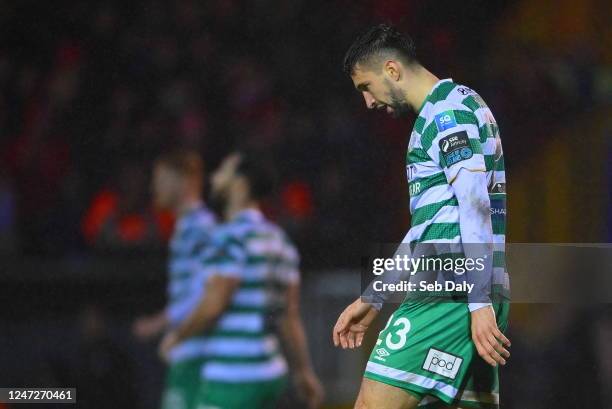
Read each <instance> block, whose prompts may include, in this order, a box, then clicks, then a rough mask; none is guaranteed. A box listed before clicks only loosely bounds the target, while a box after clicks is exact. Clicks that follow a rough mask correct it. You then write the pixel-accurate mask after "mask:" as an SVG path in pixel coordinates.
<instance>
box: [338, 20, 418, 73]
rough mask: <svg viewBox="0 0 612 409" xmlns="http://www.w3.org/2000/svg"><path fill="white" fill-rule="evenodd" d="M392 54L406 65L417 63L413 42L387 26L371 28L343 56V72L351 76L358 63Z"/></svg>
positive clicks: (381, 25)
mask: <svg viewBox="0 0 612 409" xmlns="http://www.w3.org/2000/svg"><path fill="white" fill-rule="evenodd" d="M383 53H393V54H395V56H396V57H398V58H400V59H402V60H403V61H404V62H406V63H407V64H415V63H417V59H416V52H415V46H414V41H412V38H410V37H409V36H407V35H405V34H402V33H401V32H399V31H398V30H397V29H396V28H395V27H393V26H391V25H389V24H379V25H377V26H374V27H371V28H370V29H368V31H366V32H365V33H363V34H362V35H360V36H359V37H357V39H356V40H355V41H354V42H353V44H351V46H350V47H349V49H348V51H347V52H346V54H345V56H344V63H343V70H344V72H345V73H346V74H348V75H351V74H352V73H353V70H354V69H355V66H356V65H357V64H358V63H364V62H365V61H367V60H369V59H370V58H372V57H375V56H382V55H383Z"/></svg>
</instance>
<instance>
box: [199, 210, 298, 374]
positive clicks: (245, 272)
mask: <svg viewBox="0 0 612 409" xmlns="http://www.w3.org/2000/svg"><path fill="white" fill-rule="evenodd" d="M215 247H216V249H215V254H214V256H213V258H214V260H213V261H211V264H212V265H213V266H214V272H215V273H216V274H223V275H227V276H234V277H238V278H239V279H240V284H239V287H238V289H237V290H236V293H235V294H234V297H233V299H232V301H231V303H230V305H229V306H228V308H227V309H226V311H225V312H224V313H223V315H222V316H221V317H220V318H219V320H218V321H217V324H216V326H215V327H214V328H213V329H212V331H211V332H210V333H207V335H206V347H205V349H204V351H205V352H206V357H207V358H206V362H205V364H204V366H203V368H202V376H203V377H204V379H206V380H210V381H219V382H257V381H265V380H271V379H276V378H279V377H280V376H283V375H284V374H285V373H286V372H287V364H286V362H285V359H284V357H283V356H282V354H281V351H280V345H279V340H278V337H277V335H276V332H277V331H276V325H277V320H278V317H279V315H280V314H282V313H283V310H284V307H285V294H286V291H285V290H286V287H287V285H288V284H292V283H296V282H297V281H298V280H299V270H298V264H299V256H298V253H297V251H296V249H295V247H294V246H293V245H292V244H291V242H290V241H289V240H288V238H287V236H286V235H285V233H284V232H283V231H282V230H281V229H280V228H279V227H278V226H276V225H274V224H272V223H270V222H269V221H267V220H266V219H265V218H264V217H263V215H262V214H261V213H260V212H259V211H257V210H254V209H249V210H245V211H242V212H241V213H239V214H238V215H237V216H236V217H235V218H234V219H233V220H232V221H230V222H228V223H227V224H225V225H222V226H220V227H219V229H218V230H217V232H216V234H215Z"/></svg>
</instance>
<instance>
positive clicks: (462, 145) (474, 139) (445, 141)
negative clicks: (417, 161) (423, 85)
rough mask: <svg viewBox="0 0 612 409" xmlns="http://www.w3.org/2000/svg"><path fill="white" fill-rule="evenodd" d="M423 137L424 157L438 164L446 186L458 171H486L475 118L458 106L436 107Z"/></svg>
mask: <svg viewBox="0 0 612 409" xmlns="http://www.w3.org/2000/svg"><path fill="white" fill-rule="evenodd" d="M430 115H431V117H432V120H431V121H430V125H428V126H427V127H426V129H425V131H424V134H423V144H424V148H426V151H427V154H428V155H429V157H430V158H431V159H432V160H433V161H434V163H436V164H438V165H439V166H440V167H441V168H442V170H443V171H444V174H445V175H446V179H447V181H448V183H452V182H453V181H454V180H455V178H456V177H457V174H458V173H459V170H460V169H467V170H470V171H483V172H484V171H486V167H485V160H484V155H483V151H482V146H481V144H480V134H479V130H478V119H477V118H476V115H474V113H473V112H472V111H470V110H469V109H467V108H466V107H464V106H462V105H460V104H451V103H446V104H436V106H435V107H434V109H433V110H432V113H431V114H430Z"/></svg>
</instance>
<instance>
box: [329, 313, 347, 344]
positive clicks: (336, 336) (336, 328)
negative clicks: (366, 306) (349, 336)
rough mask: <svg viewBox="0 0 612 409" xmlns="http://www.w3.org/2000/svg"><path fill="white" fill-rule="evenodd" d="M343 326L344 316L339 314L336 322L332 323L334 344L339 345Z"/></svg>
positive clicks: (344, 325)
mask: <svg viewBox="0 0 612 409" xmlns="http://www.w3.org/2000/svg"><path fill="white" fill-rule="evenodd" d="M345 327H346V324H345V322H344V316H343V315H340V317H339V318H338V321H337V322H336V325H334V329H333V333H332V334H333V338H334V345H335V346H338V345H340V333H341V332H342V331H343V330H344V329H345Z"/></svg>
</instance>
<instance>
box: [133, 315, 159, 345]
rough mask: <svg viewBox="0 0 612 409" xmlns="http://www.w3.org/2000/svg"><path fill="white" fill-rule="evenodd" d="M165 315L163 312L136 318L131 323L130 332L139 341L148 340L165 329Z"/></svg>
mask: <svg viewBox="0 0 612 409" xmlns="http://www.w3.org/2000/svg"><path fill="white" fill-rule="evenodd" d="M166 324H167V322H166V317H165V316H164V315H163V314H156V315H150V316H146V317H141V318H138V319H137V320H136V321H134V323H133V324H132V334H133V335H134V336H135V337H136V338H138V339H139V340H141V341H148V340H150V339H151V338H154V337H156V336H158V335H159V334H161V333H162V332H163V331H164V329H166Z"/></svg>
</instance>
